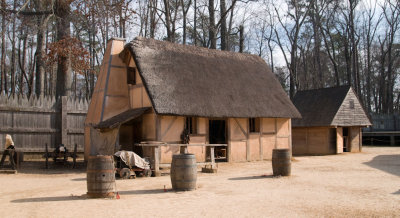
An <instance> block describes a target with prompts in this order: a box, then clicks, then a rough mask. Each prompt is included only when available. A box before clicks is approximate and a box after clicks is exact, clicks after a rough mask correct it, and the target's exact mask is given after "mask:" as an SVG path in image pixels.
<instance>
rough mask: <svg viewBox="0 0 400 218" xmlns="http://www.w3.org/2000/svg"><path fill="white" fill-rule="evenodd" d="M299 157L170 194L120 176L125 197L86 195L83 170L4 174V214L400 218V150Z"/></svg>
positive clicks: (208, 178) (237, 167) (244, 168)
mask: <svg viewBox="0 0 400 218" xmlns="http://www.w3.org/2000/svg"><path fill="white" fill-rule="evenodd" d="M295 159H296V160H295V161H294V162H293V163H292V176H290V177H280V178H274V177H272V176H270V175H271V173H272V167H271V162H270V161H262V162H247V163H235V164H227V163H225V164H219V172H218V173H217V174H202V173H199V174H198V181H197V185H198V189H197V190H195V191H191V192H173V191H171V190H170V188H171V185H170V178H169V176H162V177H157V178H138V179H135V180H117V188H118V191H119V194H120V196H121V199H119V200H115V199H114V200H112V199H87V198H86V197H85V195H84V194H85V193H86V180H85V179H86V174H85V172H84V170H77V171H72V170H65V171H60V170H49V171H43V170H34V173H28V172H27V171H26V170H25V171H24V172H25V173H19V174H17V175H5V174H0V187H1V189H0V209H1V212H0V216H1V217H126V216H129V217H133V216H135V217H137V216H138V217H205V216H207V217H293V216H297V217H321V216H325V217H327V216H328V217H354V216H357V217H382V216H385V217H400V147H392V148H390V147H383V148H382V147H364V150H363V152H362V153H355V154H342V155H331V156H314V157H296V158H295ZM61 172H63V173H61ZM261 175H267V176H261ZM164 185H166V187H167V189H169V190H168V191H167V192H164V190H163V188H164ZM6 211H7V212H6Z"/></svg>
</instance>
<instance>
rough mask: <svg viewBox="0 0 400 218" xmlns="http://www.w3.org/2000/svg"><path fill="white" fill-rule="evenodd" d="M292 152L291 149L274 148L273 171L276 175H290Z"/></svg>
mask: <svg viewBox="0 0 400 218" xmlns="http://www.w3.org/2000/svg"><path fill="white" fill-rule="evenodd" d="M290 159H291V154H290V150H289V149H274V150H273V151H272V171H273V173H274V176H290V171H291V160H290Z"/></svg>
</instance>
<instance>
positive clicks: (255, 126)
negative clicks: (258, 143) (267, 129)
mask: <svg viewBox="0 0 400 218" xmlns="http://www.w3.org/2000/svg"><path fill="white" fill-rule="evenodd" d="M249 130H250V132H260V118H249Z"/></svg>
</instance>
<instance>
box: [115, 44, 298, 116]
mask: <svg viewBox="0 0 400 218" xmlns="http://www.w3.org/2000/svg"><path fill="white" fill-rule="evenodd" d="M127 52H129V53H130V54H131V55H132V56H133V57H134V60H135V63H136V66H137V68H138V71H139V74H140V76H141V78H142V81H143V83H144V85H145V87H146V90H147V92H148V94H149V97H150V99H151V101H152V104H153V107H154V110H155V112H156V113H157V114H162V115H180V116H201V117H215V118H223V117H282V118H299V117H300V113H299V112H298V111H297V109H296V108H295V107H294V105H293V104H292V102H291V101H290V99H289V98H288V96H287V94H286V93H285V92H284V90H283V88H282V87H281V85H280V83H279V81H278V80H277V78H276V76H275V75H274V74H273V73H272V72H271V69H270V68H269V67H268V65H267V64H266V63H265V61H264V60H262V59H261V58H260V57H258V56H255V55H250V54H243V53H235V52H226V51H219V50H211V49H206V48H201V47H196V46H188V45H179V44H173V43H170V42H165V41H157V40H153V39H145V38H136V39H135V40H133V41H132V42H130V43H128V44H127V45H126V46H125V49H124V51H123V52H122V53H121V56H125V55H126V54H127Z"/></svg>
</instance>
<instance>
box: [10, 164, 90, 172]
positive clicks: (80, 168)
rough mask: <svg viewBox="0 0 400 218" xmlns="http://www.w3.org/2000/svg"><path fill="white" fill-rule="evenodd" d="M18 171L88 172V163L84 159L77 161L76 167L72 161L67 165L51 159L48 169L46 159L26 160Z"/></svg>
mask: <svg viewBox="0 0 400 218" xmlns="http://www.w3.org/2000/svg"><path fill="white" fill-rule="evenodd" d="M17 171H18V174H65V173H69V174H71V173H84V172H86V164H85V163H84V162H83V161H77V163H76V166H75V168H73V164H72V161H68V163H67V164H65V165H64V164H63V163H53V162H52V161H49V165H48V169H46V163H45V161H24V162H22V163H21V165H20V167H19V169H17Z"/></svg>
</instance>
